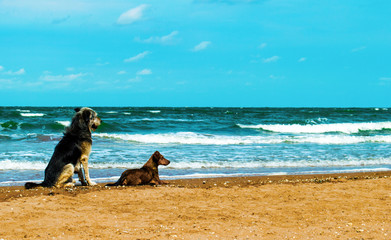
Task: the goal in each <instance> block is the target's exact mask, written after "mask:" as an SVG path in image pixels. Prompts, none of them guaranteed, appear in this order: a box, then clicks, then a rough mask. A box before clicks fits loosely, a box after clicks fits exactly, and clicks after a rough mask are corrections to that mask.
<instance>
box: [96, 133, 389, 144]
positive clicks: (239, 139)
mask: <svg viewBox="0 0 391 240" xmlns="http://www.w3.org/2000/svg"><path fill="white" fill-rule="evenodd" d="M94 137H98V138H109V139H117V140H124V141H130V142H135V143H142V144H151V143H155V144H193V145H251V144H281V143H291V144H295V143H298V144H300V143H315V144H357V143H377V142H381V143H391V135H375V136H351V135H323V134H318V135H314V134H307V135H296V136H286V135H278V136H274V135H262V136H230V135H213V134H200V133H194V132H177V133H162V134H119V133H118V134H116V133H114V134H109V133H95V134H94Z"/></svg>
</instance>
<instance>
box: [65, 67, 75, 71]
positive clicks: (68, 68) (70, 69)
mask: <svg viewBox="0 0 391 240" xmlns="http://www.w3.org/2000/svg"><path fill="white" fill-rule="evenodd" d="M66 70H67V71H68V72H73V71H75V68H73V67H67V68H66Z"/></svg>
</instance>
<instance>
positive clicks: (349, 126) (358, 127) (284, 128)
mask: <svg viewBox="0 0 391 240" xmlns="http://www.w3.org/2000/svg"><path fill="white" fill-rule="evenodd" d="M237 126H239V127H240V128H252V129H261V130H265V131H271V132H278V133H329V132H341V133H347V134H352V133H359V132H360V131H380V130H384V129H391V122H364V123H332V124H314V125H312V124H307V125H300V124H270V125H268V124H258V125H244V124H237Z"/></svg>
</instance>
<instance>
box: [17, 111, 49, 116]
mask: <svg viewBox="0 0 391 240" xmlns="http://www.w3.org/2000/svg"><path fill="white" fill-rule="evenodd" d="M20 115H21V116H22V117H43V116H45V115H46V114H44V113H22V112H21V113H20Z"/></svg>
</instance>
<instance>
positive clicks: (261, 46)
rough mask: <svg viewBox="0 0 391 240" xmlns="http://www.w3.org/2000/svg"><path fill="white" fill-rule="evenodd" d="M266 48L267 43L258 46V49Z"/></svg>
mask: <svg viewBox="0 0 391 240" xmlns="http://www.w3.org/2000/svg"><path fill="white" fill-rule="evenodd" d="M266 46H267V44H266V43H261V44H260V45H259V46H258V48H259V49H263V48H265V47H266Z"/></svg>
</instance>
